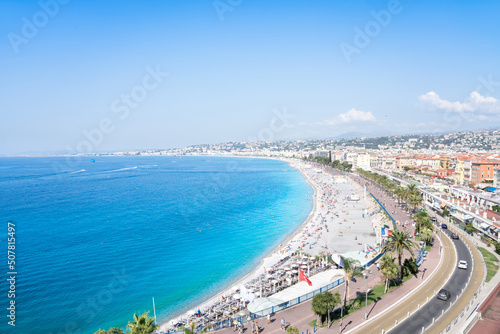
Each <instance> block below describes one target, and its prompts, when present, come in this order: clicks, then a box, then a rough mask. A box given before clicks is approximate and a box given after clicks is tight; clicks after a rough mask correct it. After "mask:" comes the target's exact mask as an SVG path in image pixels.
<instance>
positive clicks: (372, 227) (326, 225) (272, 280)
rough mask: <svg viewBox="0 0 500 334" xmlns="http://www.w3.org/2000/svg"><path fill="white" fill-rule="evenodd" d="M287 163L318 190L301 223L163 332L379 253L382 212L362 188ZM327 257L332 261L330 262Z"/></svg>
mask: <svg viewBox="0 0 500 334" xmlns="http://www.w3.org/2000/svg"><path fill="white" fill-rule="evenodd" d="M289 163H290V166H292V167H295V168H297V169H298V170H299V171H300V172H301V173H302V174H303V175H304V176H305V178H306V179H307V181H308V182H309V184H310V185H311V186H312V187H313V188H314V190H315V193H314V208H313V210H312V212H311V214H310V215H309V217H308V219H307V220H306V221H305V222H304V224H303V225H302V227H301V228H300V229H299V230H298V231H297V232H296V234H295V235H294V236H293V237H290V238H289V239H288V240H286V241H285V242H284V243H283V244H281V245H280V247H278V249H276V250H275V251H274V252H273V253H272V254H270V255H269V256H268V257H266V258H264V259H263V261H262V264H261V265H260V267H259V268H258V269H257V270H255V271H254V272H252V273H251V274H249V275H248V276H246V277H245V278H243V279H242V280H240V282H238V283H237V284H236V285H234V286H233V287H232V288H230V289H228V290H226V291H224V292H223V293H220V294H219V295H217V296H216V297H214V298H212V299H211V300H209V301H208V302H206V303H204V304H202V305H200V306H199V307H197V308H194V309H192V310H191V311H189V312H187V313H185V314H183V315H182V316H180V317H177V318H175V319H173V320H170V321H169V322H168V323H165V324H163V325H162V326H161V327H160V330H159V332H160V333H162V332H164V333H166V332H172V331H177V330H179V329H180V327H182V326H187V325H189V324H191V323H192V322H195V324H196V326H205V325H210V324H214V323H217V322H220V321H223V320H228V319H232V318H235V317H238V316H242V315H245V314H248V313H249V312H250V311H249V309H251V304H252V302H253V301H254V300H255V299H257V298H260V297H270V296H272V295H274V294H275V293H277V292H279V291H282V290H284V289H287V288H288V287H290V286H292V285H295V284H296V283H297V282H298V281H299V280H298V276H299V270H302V271H303V273H304V274H306V275H307V276H308V277H311V276H314V275H315V274H317V273H319V272H322V271H324V270H328V269H333V268H337V264H336V263H335V261H337V262H338V255H339V254H345V253H347V252H350V253H351V254H352V253H353V252H357V253H358V254H360V257H364V258H367V259H368V255H369V253H370V252H376V243H377V240H379V238H380V236H379V232H377V230H379V226H380V225H381V219H380V216H379V215H376V216H373V217H372V214H373V213H375V210H376V205H375V204H374V203H373V201H371V200H370V199H369V198H367V197H366V193H365V192H364V189H363V187H362V186H361V185H359V184H357V183H355V182H354V181H352V180H351V178H349V176H348V175H341V174H339V173H338V172H335V171H333V170H332V169H330V168H325V167H322V166H319V165H313V164H310V163H306V162H302V161H297V160H293V161H289ZM328 255H330V256H331V257H330V259H333V260H334V263H331V262H328V261H327V260H326V259H327V256H328ZM336 255H337V257H336Z"/></svg>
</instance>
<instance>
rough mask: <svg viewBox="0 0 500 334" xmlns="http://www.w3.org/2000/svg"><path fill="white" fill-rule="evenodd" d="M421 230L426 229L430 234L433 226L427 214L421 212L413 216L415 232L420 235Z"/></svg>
mask: <svg viewBox="0 0 500 334" xmlns="http://www.w3.org/2000/svg"><path fill="white" fill-rule="evenodd" d="M423 228H427V229H429V230H431V232H432V231H433V229H434V226H433V225H432V221H431V219H430V218H429V216H428V215H427V213H426V212H423V211H421V212H419V213H417V214H416V215H415V230H416V231H417V232H418V233H419V234H420V230H421V229H423Z"/></svg>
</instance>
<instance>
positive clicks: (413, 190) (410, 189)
mask: <svg viewBox="0 0 500 334" xmlns="http://www.w3.org/2000/svg"><path fill="white" fill-rule="evenodd" d="M406 190H408V192H409V193H410V194H416V193H417V186H416V185H415V184H414V183H412V184H409V185H408V186H406Z"/></svg>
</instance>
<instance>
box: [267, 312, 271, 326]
mask: <svg viewBox="0 0 500 334" xmlns="http://www.w3.org/2000/svg"><path fill="white" fill-rule="evenodd" d="M267 323H268V324H270V323H271V313H268V314H267Z"/></svg>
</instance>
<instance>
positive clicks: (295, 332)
mask: <svg viewBox="0 0 500 334" xmlns="http://www.w3.org/2000/svg"><path fill="white" fill-rule="evenodd" d="M286 332H287V333H288V334H299V329H298V328H297V327H292V326H288V327H287V329H286Z"/></svg>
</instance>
